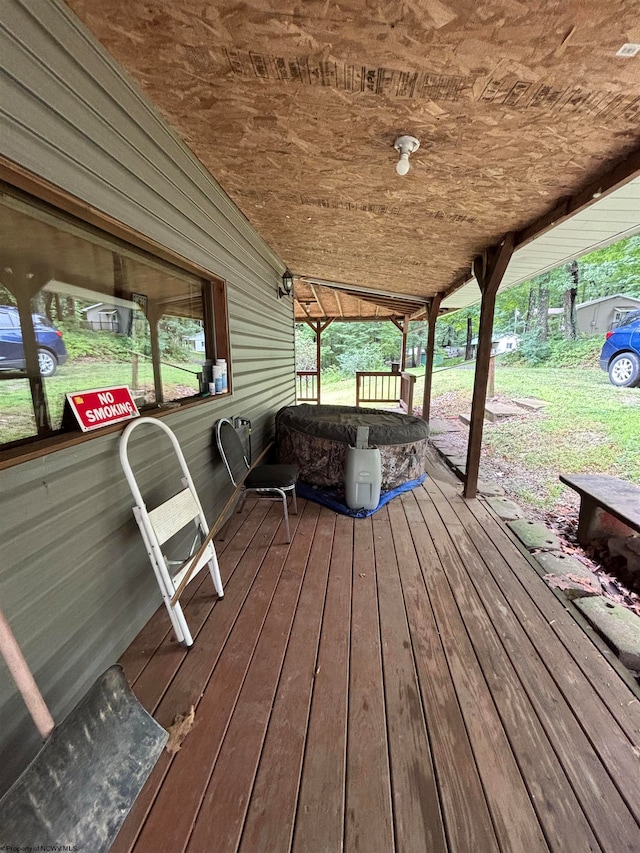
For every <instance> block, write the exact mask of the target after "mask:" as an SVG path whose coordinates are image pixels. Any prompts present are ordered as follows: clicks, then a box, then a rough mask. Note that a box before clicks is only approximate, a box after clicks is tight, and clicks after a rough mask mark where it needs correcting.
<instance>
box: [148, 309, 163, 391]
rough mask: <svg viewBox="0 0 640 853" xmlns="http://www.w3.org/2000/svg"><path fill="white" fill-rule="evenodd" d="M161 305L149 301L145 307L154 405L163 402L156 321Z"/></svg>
mask: <svg viewBox="0 0 640 853" xmlns="http://www.w3.org/2000/svg"><path fill="white" fill-rule="evenodd" d="M162 311H163V309H162V306H161V305H158V304H156V303H151V302H150V303H149V305H148V308H147V320H148V321H149V345H150V347H151V363H152V365H153V385H154V390H155V396H156V400H155V401H156V405H159V404H160V403H164V390H163V388H162V375H161V369H162V368H161V364H160V361H161V358H160V336H159V331H158V323H159V322H160V318H161V317H162Z"/></svg>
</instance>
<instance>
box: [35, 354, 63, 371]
mask: <svg viewBox="0 0 640 853" xmlns="http://www.w3.org/2000/svg"><path fill="white" fill-rule="evenodd" d="M38 365H39V366H40V376H53V374H54V373H55V372H56V370H57V367H58V362H57V361H56V357H55V355H53V353H51V352H49V350H48V349H39V350H38Z"/></svg>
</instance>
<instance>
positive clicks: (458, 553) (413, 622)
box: [113, 458, 640, 853]
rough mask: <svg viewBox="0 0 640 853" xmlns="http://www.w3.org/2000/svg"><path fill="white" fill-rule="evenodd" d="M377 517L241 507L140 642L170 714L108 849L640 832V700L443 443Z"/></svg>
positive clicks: (137, 656)
mask: <svg viewBox="0 0 640 853" xmlns="http://www.w3.org/2000/svg"><path fill="white" fill-rule="evenodd" d="M429 474H430V476H429V478H428V479H427V481H426V482H425V485H424V487H423V488H420V489H417V490H415V491H414V492H410V493H408V494H406V495H404V496H402V497H398V498H396V499H394V500H393V501H392V502H390V503H389V504H388V505H387V507H385V508H384V509H383V510H381V511H379V512H378V513H376V514H375V515H374V516H373V517H372V518H370V519H362V520H361V519H358V520H355V521H354V520H352V519H349V518H346V517H343V516H336V515H335V514H334V513H332V512H330V511H328V510H326V509H324V508H322V509H321V508H320V507H319V506H317V505H315V504H313V503H310V502H309V503H305V502H304V501H300V512H299V515H298V516H297V517H296V516H292V519H291V520H292V522H293V525H292V533H293V531H294V530H295V533H294V535H293V540H292V543H291V545H286V544H283V543H284V536H283V532H282V525H281V521H282V515H281V512H279V511H278V508H277V506H275V505H269V504H268V503H267V502H262V503H257V504H256V505H255V506H254V507H253V508H252V509H251V510H250V511H247V510H245V512H244V513H243V514H242V515H235V516H234V517H233V518H232V519H231V521H230V522H229V524H228V525H227V527H226V528H225V530H224V531H223V533H222V535H221V537H220V538H219V540H218V543H217V547H218V553H219V557H220V564H221V569H222V573H223V580H224V581H225V598H224V599H223V600H221V601H219V602H216V601H215V595H214V592H213V586H212V584H211V580H210V578H208V577H206V578H204V580H203V582H202V583H201V585H200V586H199V587H198V588H197V589H195V584H192V585H191V587H189V590H192V587H193V588H194V589H193V590H192V591H191V592H190V595H191V598H190V600H189V603H188V606H187V609H186V614H187V619H188V621H189V624H190V626H191V628H192V632H193V633H194V636H195V645H194V646H193V648H192V649H191V650H189V651H188V652H187V651H185V650H184V649H183V648H182V647H180V646H178V645H177V644H176V643H175V641H174V640H173V638H172V636H171V634H170V633H169V632H168V627H169V622H168V619H167V617H166V613H165V611H164V608H163V609H162V610H161V611H159V612H158V613H157V614H156V615H155V616H154V618H153V619H152V620H151V621H150V622H149V624H148V625H147V626H146V627H145V629H144V630H143V632H142V633H141V634H140V636H139V637H138V638H137V639H136V641H135V642H134V643H133V644H132V646H131V647H130V648H129V649H128V650H127V652H126V653H125V654H124V656H123V658H122V661H121V662H122V664H123V665H124V667H125V671H126V673H127V676H128V678H129V680H130V682H131V683H132V684H133V688H134V690H135V692H136V694H137V695H138V697H139V698H140V700H141V701H142V703H143V704H144V706H145V707H146V708H147V709H148V710H149V711H151V712H152V713H153V714H154V716H155V717H156V718H157V719H158V720H159V721H160V723H162V724H163V725H165V726H168V725H170V724H171V722H172V721H173V719H174V717H175V715H176V714H177V713H184V712H185V711H187V710H188V709H189V706H190V705H191V704H192V703H193V704H195V706H196V711H195V724H194V726H193V729H192V730H191V732H190V733H189V735H188V736H187V738H186V740H185V741H184V744H183V747H182V749H181V750H180V751H179V752H178V753H177V754H176V755H175V756H173V757H171V756H169V755H168V754H166V753H165V754H164V755H163V756H162V758H161V759H160V761H159V763H158V765H157V766H156V768H155V770H154V772H153V774H152V776H151V777H150V779H149V781H148V783H147V785H146V787H145V789H144V790H143V792H142V794H141V796H140V797H139V799H138V801H137V802H136V804H135V806H134V808H133V810H132V812H131V814H130V815H129V817H128V818H127V820H126V822H125V824H124V826H123V828H122V830H121V832H120V834H119V835H118V838H117V840H116V843H115V845H114V847H113V851H115V853H124V851H131V850H133V851H135V853H143V852H144V853H164V851H166V853H181V851H190V853H209V851H211V853H228V851H229V853H230V852H231V851H237V850H240V851H242V853H263V851H264V853H277V852H278V851H289V850H293V851H299V853H319V851H323V852H324V851H326V853H338V851H342V850H346V851H362V853H393V851H398V853H413V851H416V853H417V851H430V853H439V852H440V851H445V850H450V851H469V853H491V851H497V850H501V851H524V853H537V851H544V850H555V851H562V853H582V851H592V850H593V851H596V850H605V851H611V853H622V851H636V853H637V851H639V850H640V829H639V821H640V758H639V756H640V703H639V702H638V700H637V698H636V696H635V695H634V693H633V692H632V691H631V690H630V688H629V687H628V686H627V684H626V683H625V682H624V680H623V679H622V678H621V677H620V675H619V674H618V672H617V671H616V670H615V669H614V668H612V667H611V665H610V663H609V661H608V659H607V655H606V654H603V653H602V651H601V650H600V648H599V646H597V645H596V644H594V642H592V640H591V639H590V638H589V636H588V635H587V634H585V632H584V631H583V629H582V628H581V627H580V625H579V624H578V622H577V621H575V619H574V618H573V616H572V615H571V613H570V612H568V611H567V609H566V608H565V607H564V606H563V604H562V603H561V602H560V601H559V599H558V598H557V597H556V596H555V595H554V594H553V592H552V591H551V590H549V589H548V588H547V586H546V585H545V583H544V582H543V581H542V580H541V578H540V577H539V575H538V574H537V573H536V571H535V570H534V568H533V567H532V566H531V564H530V563H529V561H528V559H527V558H526V557H525V556H523V554H522V553H521V551H520V550H519V548H518V546H517V545H516V544H515V543H514V542H513V541H512V539H511V538H510V537H509V535H508V534H507V532H506V531H505V528H504V527H503V526H502V525H501V524H500V523H499V522H497V521H496V520H495V518H494V517H493V516H492V515H491V513H490V511H489V510H488V508H487V507H486V505H485V504H484V503H483V502H482V501H479V500H472V501H465V500H464V499H463V498H462V497H461V490H460V485H459V484H458V483H457V482H456V481H455V480H454V479H453V477H452V476H451V475H450V473H449V472H448V471H447V470H446V469H445V468H444V467H443V466H442V465H441V464H440V463H439V462H438V461H437V460H436V459H435V458H434V459H432V460H431V463H430V466H429Z"/></svg>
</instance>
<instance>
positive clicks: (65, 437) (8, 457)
mask: <svg viewBox="0 0 640 853" xmlns="http://www.w3.org/2000/svg"><path fill="white" fill-rule="evenodd" d="M231 396H232V395H231V392H230V391H227V392H225V393H224V394H212V395H207V396H206V397H198V398H195V399H191V400H186V401H185V402H183V403H180V402H175V403H163V404H162V405H160V406H155V407H154V408H151V409H143V410H142V411H141V412H140V415H141V417H144V418H164V417H166V416H167V415H174V414H176V412H179V411H184V410H185V409H192V408H195V407H196V406H206V405H207V403H211V402H214V401H216V400H227V399H229V398H230V397H231ZM127 423H129V422H128V421H124V422H120V423H117V424H111V425H110V426H105V427H101V428H100V429H96V430H92V431H91V432H81V430H80V429H79V428H78V430H73V431H68V432H62V433H57V434H56V435H51V436H48V437H47V438H41V439H38V438H34V439H33V440H30V441H26V442H25V443H24V444H20V445H17V446H15V447H11V448H8V449H5V450H0V471H3V470H5V469H6V468H12V467H14V466H15V465H21V464H22V463H23V462H30V461H31V460H32V459H40V458H41V457H42V456H48V455H49V454H50V453H55V452H56V451H57V450H64V449H66V448H68V447H75V446H76V445H78V444H83V443H84V442H85V441H91V439H92V438H99V437H100V436H104V435H110V434H111V433H114V432H121V431H122V430H123V429H124V428H125V426H126V425H127Z"/></svg>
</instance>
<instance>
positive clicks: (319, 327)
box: [305, 318, 333, 405]
mask: <svg viewBox="0 0 640 853" xmlns="http://www.w3.org/2000/svg"><path fill="white" fill-rule="evenodd" d="M305 323H306V324H307V326H310V327H311V328H312V329H313V331H314V334H315V336H316V397H317V403H318V405H320V384H321V383H320V371H321V367H320V338H321V336H322V333H323V332H324V330H325V329H326V328H327V327H328V326H330V325H331V323H333V318H331V319H330V320H324V321H323V320H311V319H306V318H305Z"/></svg>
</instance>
